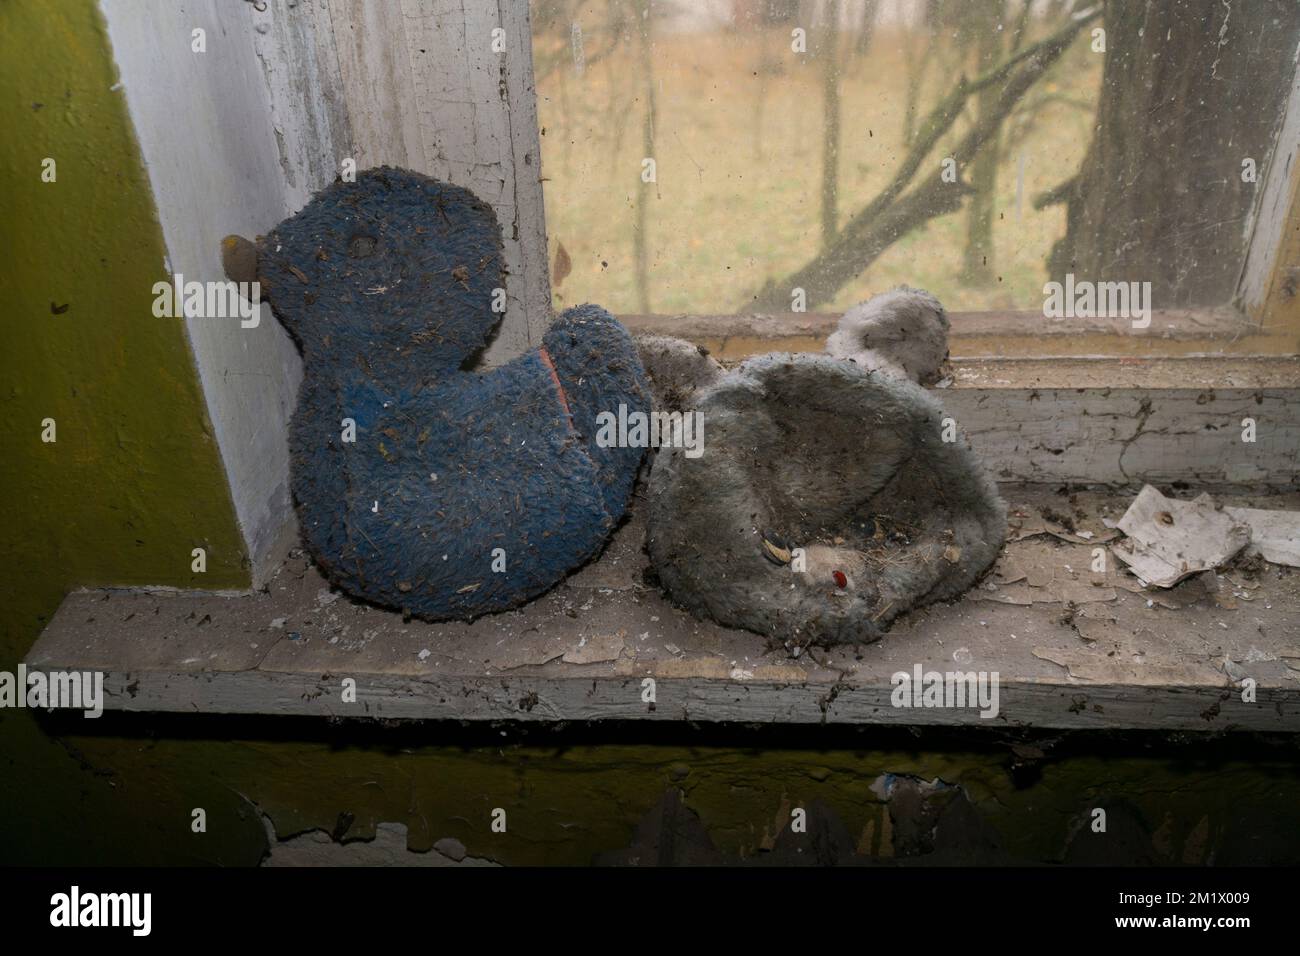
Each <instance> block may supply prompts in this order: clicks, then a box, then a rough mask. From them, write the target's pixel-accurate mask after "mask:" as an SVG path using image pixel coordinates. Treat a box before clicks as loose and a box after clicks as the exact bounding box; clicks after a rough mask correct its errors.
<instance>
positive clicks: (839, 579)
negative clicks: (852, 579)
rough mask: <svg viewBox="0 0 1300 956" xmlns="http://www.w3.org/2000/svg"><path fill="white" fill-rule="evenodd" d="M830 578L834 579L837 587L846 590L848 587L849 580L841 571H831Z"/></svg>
mask: <svg viewBox="0 0 1300 956" xmlns="http://www.w3.org/2000/svg"><path fill="white" fill-rule="evenodd" d="M831 577H833V578H834V579H835V584H836V586H837V587H841V588H846V587H848V586H849V579H848V578H847V577H846V576H845V574H844V572H843V571H832V572H831Z"/></svg>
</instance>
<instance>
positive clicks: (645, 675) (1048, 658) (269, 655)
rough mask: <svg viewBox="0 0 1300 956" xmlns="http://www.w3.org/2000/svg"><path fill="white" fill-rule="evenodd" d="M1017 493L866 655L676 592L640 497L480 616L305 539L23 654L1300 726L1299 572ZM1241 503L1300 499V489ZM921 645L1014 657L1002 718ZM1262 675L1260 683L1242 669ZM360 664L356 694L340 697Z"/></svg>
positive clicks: (963, 715) (733, 706)
mask: <svg viewBox="0 0 1300 956" xmlns="http://www.w3.org/2000/svg"><path fill="white" fill-rule="evenodd" d="M1005 492H1006V495H1007V498H1008V502H1009V504H1011V506H1012V513H1013V518H1012V525H1013V537H1015V538H1016V539H1017V540H1012V541H1011V542H1010V543H1009V544H1008V545H1007V548H1006V551H1005V554H1004V556H1003V558H1002V560H1001V562H1000V564H999V566H998V569H997V572H996V574H995V575H994V576H992V577H990V578H989V579H987V580H986V582H985V584H984V585H983V586H982V587H980V588H979V589H977V590H975V591H973V592H971V593H970V594H968V595H967V596H966V597H965V598H963V599H962V600H961V601H959V602H957V603H955V604H952V605H940V606H935V607H931V608H927V609H923V610H921V611H918V612H916V613H914V614H911V615H909V616H907V617H906V618H905V619H904V620H902V621H901V622H900V623H899V624H898V625H897V626H896V627H895V628H894V630H893V631H892V632H891V633H890V634H889V635H887V636H886V637H885V639H884V640H883V641H881V642H879V643H877V644H873V645H868V646H866V647H863V648H862V649H861V650H860V651H858V652H857V653H856V654H855V652H854V651H853V650H852V649H849V648H840V649H837V650H835V651H833V652H822V651H815V652H814V653H806V654H804V655H802V656H800V657H798V658H792V657H790V656H789V654H788V653H787V652H786V651H785V650H783V649H765V647H764V644H765V642H764V639H763V638H760V637H757V636H755V635H752V634H748V633H745V632H740V631H733V630H728V629H725V628H721V627H718V626H716V625H714V624H712V623H710V622H704V621H697V620H695V619H693V618H692V617H690V616H689V615H688V614H686V613H684V612H682V611H680V610H678V609H676V608H674V607H672V606H671V605H670V604H668V603H667V602H666V601H665V600H664V598H663V597H662V596H661V595H660V594H659V592H658V591H657V590H655V589H653V588H650V587H648V586H647V585H646V584H645V582H644V580H643V572H644V569H645V566H646V564H645V557H644V555H643V553H642V551H641V543H642V540H643V534H644V529H643V527H642V526H641V524H640V523H639V521H638V520H637V519H636V518H635V517H634V518H633V519H632V520H630V521H629V522H628V523H627V524H626V525H624V527H623V528H621V529H620V531H619V532H618V534H617V535H616V536H615V538H614V540H613V541H612V542H611V544H610V546H609V547H608V548H607V549H606V551H605V553H604V555H603V556H602V557H601V558H600V559H599V560H597V561H596V562H594V563H593V564H591V565H589V566H588V567H586V568H585V569H583V570H581V571H580V572H578V573H577V574H575V575H573V576H572V577H570V578H569V579H568V580H567V581H566V582H564V583H563V584H561V585H560V586H558V587H557V588H555V589H554V590H553V591H551V592H550V593H548V594H547V595H545V596H543V597H541V598H539V599H538V600H536V601H534V602H532V603H531V604H530V605H528V606H527V607H525V608H522V609H520V610H518V611H515V612H510V613H506V614H499V615H493V616H490V617H486V618H482V619H480V620H478V621H476V622H474V623H473V624H460V623H457V624H427V623H421V622H419V621H404V620H403V619H402V617H401V615H399V614H395V613H392V612H388V611H382V610H378V609H375V608H372V607H368V606H364V605H359V604H354V603H352V602H351V601H350V600H349V599H347V598H346V597H343V596H341V595H339V594H338V593H336V592H332V591H331V590H330V589H329V587H328V586H327V585H326V584H325V582H324V581H323V580H322V579H321V578H320V577H319V575H318V574H317V573H316V571H315V570H314V569H313V568H312V567H311V566H310V565H309V563H308V562H307V561H306V560H305V559H304V558H303V557H302V556H301V555H300V554H296V555H294V556H291V557H290V559H289V560H288V561H286V563H285V564H284V566H283V567H282V568H281V569H280V571H279V573H278V575H277V576H276V577H275V579H274V580H273V581H272V582H271V584H270V586H269V589H268V591H266V592H263V593H253V594H246V595H213V594H204V593H194V592H177V591H160V590H144V589H137V590H88V591H79V592H76V593H74V594H71V595H69V596H68V598H67V599H66V600H65V601H64V602H63V605H62V606H61V607H60V609H59V611H58V613H57V614H56V615H55V617H54V619H53V620H52V621H51V623H50V625H49V626H48V627H47V628H46V630H45V632H44V633H43V634H42V635H41V637H40V639H39V640H38V641H37V643H36V645H35V646H34V647H33V648H32V650H31V653H30V654H29V655H28V657H27V659H26V663H27V664H28V666H29V667H35V668H41V669H43V670H69V669H75V670H87V669H90V670H102V671H104V672H105V690H106V693H107V695H108V699H107V701H106V708H107V709H109V710H123V711H169V712H182V713H191V712H201V713H233V714H268V715H276V714H298V715H317V716H322V717H357V718H382V719H398V720H405V719H454V720H512V721H513V720H520V721H552V722H555V721H573V720H578V721H588V720H609V719H636V720H659V721H664V720H666V721H735V722H743V723H755V724H762V723H841V724H893V725H921V724H948V725H956V724H961V725H968V726H972V727H978V726H985V727H989V726H994V727H1001V728H1005V727H1008V726H1012V727H1047V728H1063V729H1065V728H1074V729H1101V728H1105V729H1119V728H1138V729H1154V730H1179V731H1184V730H1193V731H1226V730H1259V731H1297V730H1300V572H1297V571H1293V570H1291V569H1287V568H1278V567H1274V566H1271V565H1263V566H1262V567H1256V568H1255V569H1253V570H1248V571H1240V570H1237V571H1229V572H1226V573H1224V574H1222V575H1220V577H1219V584H1220V588H1219V590H1218V591H1217V592H1214V593H1211V592H1210V591H1209V590H1207V589H1206V587H1205V585H1204V584H1203V583H1202V582H1201V581H1200V580H1199V579H1196V580H1192V581H1190V582H1186V583H1184V584H1183V585H1180V586H1179V587H1178V588H1177V589H1174V590H1171V591H1166V592H1159V593H1146V592H1144V591H1143V590H1142V589H1141V588H1140V587H1139V585H1138V584H1137V582H1136V580H1134V579H1133V578H1131V577H1129V576H1128V575H1127V574H1126V573H1125V572H1122V571H1118V570H1116V569H1115V568H1114V567H1113V565H1114V564H1115V563H1116V562H1114V560H1113V559H1108V565H1110V569H1109V571H1108V572H1107V573H1105V574H1099V575H1098V574H1093V573H1092V572H1091V571H1090V570H1089V568H1090V567H1091V565H1092V561H1093V548H1095V547H1097V546H1098V542H1099V541H1100V540H1101V539H1102V538H1104V537H1105V536H1106V535H1107V534H1109V532H1108V531H1107V529H1106V528H1105V526H1104V524H1103V522H1102V521H1101V518H1102V516H1103V514H1104V515H1106V516H1108V517H1110V518H1111V519H1117V518H1118V517H1119V516H1120V514H1122V512H1123V510H1124V508H1125V507H1127V505H1128V503H1129V501H1130V500H1131V495H1129V494H1125V495H1121V496H1115V495H1110V494H1103V493H1099V492H1080V493H1078V494H1076V495H1075V496H1074V497H1073V499H1070V498H1067V497H1065V496H1064V495H1060V494H1057V493H1053V492H1051V491H1049V490H1047V489H1044V488H1042V487H1019V488H1008V489H1005ZM1225 500H1226V501H1227V503H1236V504H1248V505H1255V506H1259V507H1275V508H1296V507H1300V495H1297V494H1289V495H1279V496H1267V497H1260V496H1254V497H1249V496H1237V497H1232V498H1228V499H1225ZM1044 515H1046V516H1047V518H1046V519H1045V518H1044ZM1058 522H1064V523H1065V524H1064V525H1063V524H1060V523H1058ZM1066 526H1069V527H1070V528H1072V529H1073V530H1072V531H1071V530H1066ZM1079 532H1083V533H1085V534H1084V535H1083V536H1081V535H1080V534H1078V533H1079ZM1087 535H1091V537H1087ZM918 666H919V667H920V668H921V670H922V672H928V671H935V672H940V673H943V672H952V671H961V672H981V671H982V672H986V673H988V672H993V671H996V672H997V673H998V674H999V697H998V714H997V716H996V717H994V718H990V719H984V718H981V717H980V716H979V712H978V711H977V710H974V709H957V708H942V707H941V708H906V709H904V708H898V707H894V706H892V704H891V694H892V692H893V689H894V687H893V684H892V683H891V675H893V674H894V673H895V672H898V671H906V672H909V673H911V672H913V671H914V670H915V668H916V667H918ZM1243 676H1248V677H1250V678H1252V679H1253V680H1254V681H1256V683H1257V690H1256V694H1257V702H1256V703H1244V702H1243V701H1242V700H1241V691H1240V689H1239V688H1238V687H1237V686H1234V684H1233V679H1240V678H1241V677H1243ZM346 678H351V679H352V680H355V682H356V691H357V701H356V703H344V702H343V699H342V688H343V682H344V680H345V679H346ZM647 679H652V680H653V681H654V697H655V700H654V704H653V705H651V704H650V703H648V702H647V701H646V700H645V699H644V695H645V693H646V687H647V685H646V683H645V682H646V680H647Z"/></svg>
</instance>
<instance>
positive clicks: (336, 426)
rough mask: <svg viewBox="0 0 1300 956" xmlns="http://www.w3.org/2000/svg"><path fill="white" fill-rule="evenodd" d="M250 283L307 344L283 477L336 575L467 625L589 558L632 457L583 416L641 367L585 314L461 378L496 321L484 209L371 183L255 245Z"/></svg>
mask: <svg viewBox="0 0 1300 956" xmlns="http://www.w3.org/2000/svg"><path fill="white" fill-rule="evenodd" d="M258 274H259V279H260V281H261V282H262V286H263V295H264V297H266V298H267V299H269V301H270V302H271V304H272V306H273V308H274V309H275V312H276V314H277V316H278V317H279V319H280V321H281V322H282V323H283V325H284V326H285V328H286V329H288V331H289V332H290V334H291V335H292V336H293V337H294V339H295V341H296V342H297V343H298V345H299V347H300V349H301V350H302V355H303V363H304V381H303V384H302V388H301V391H300V392H299V395H298V405H297V408H296V410H295V411H294V414H293V420H292V423H291V429H290V452H291V458H290V468H291V481H292V486H293V495H294V500H295V505H296V507H297V511H298V518H299V523H300V525H301V528H302V534H303V540H304V543H305V544H306V547H307V549H308V551H309V552H310V553H311V555H312V557H313V558H314V559H315V560H316V563H317V564H318V565H319V566H320V568H321V569H322V571H323V572H324V573H325V574H326V576H327V577H328V578H329V579H330V581H331V582H333V583H335V584H337V585H338V586H340V587H341V588H342V589H343V590H344V591H346V592H347V593H349V594H351V595H353V596H355V597H359V598H364V599H366V600H369V601H373V602H375V603H377V604H382V605H385V606H388V607H392V608H397V609H402V610H405V611H409V612H410V613H411V614H414V615H416V616H419V617H423V618H427V619H430V620H439V619H449V618H462V619H469V618H473V617H476V616H478V615H480V614H484V613H487V612H491V611H499V610H503V609H506V608H510V607H514V606H516V605H518V604H521V603H523V602H524V601H527V600H528V599H530V598H532V597H535V596H537V595H538V594H540V593H542V592H543V591H545V590H546V589H547V588H549V587H551V586H552V585H554V584H555V583H556V582H558V581H559V580H560V579H561V578H563V577H564V576H565V575H566V574H567V573H568V572H569V571H571V570H573V569H574V568H576V567H578V566H579V565H581V564H582V563H584V562H585V561H587V560H588V559H589V558H591V557H592V556H593V555H595V554H596V553H597V552H598V551H599V550H600V548H601V546H602V544H603V543H604V541H605V539H606V537H607V536H608V534H609V532H610V531H611V530H612V529H613V527H614V526H615V525H616V524H617V523H618V521H619V519H620V518H621V517H622V515H623V513H624V510H625V508H626V505H627V501H628V498H629V495H630V494H631V490H632V486H633V483H634V481H635V478H636V472H637V467H638V465H639V464H640V460H641V455H642V449H639V448H600V447H598V446H597V444H596V434H597V429H596V427H595V420H596V416H597V415H598V414H599V413H600V412H602V411H612V412H616V411H617V409H618V406H619V404H620V403H622V404H625V405H626V406H627V407H628V408H629V409H636V410H641V411H648V410H649V395H650V392H649V389H648V387H647V385H646V382H645V377H644V372H643V371H642V368H641V363H640V360H639V359H638V357H637V353H636V349H635V347H634V346H633V344H632V340H631V338H630V337H629V336H628V334H627V332H626V330H625V329H624V328H623V327H622V326H621V325H619V324H618V322H616V321H615V320H614V319H613V317H611V316H610V315H609V314H608V313H607V312H605V311H604V310H603V309H601V308H599V307H597V306H593V305H584V306H579V307H577V308H574V309H570V310H568V311H567V312H565V313H564V314H563V315H561V316H560V317H559V318H558V319H557V320H556V321H555V323H554V325H553V326H552V327H551V328H550V330H549V331H548V332H547V333H546V335H545V337H544V339H543V343H542V347H541V348H539V349H535V350H533V351H531V352H529V353H527V354H525V355H523V356H520V357H519V358H517V359H515V360H514V361H512V362H510V363H509V364H508V365H505V366H503V367H501V368H498V369H494V370H490V371H487V372H483V373H478V372H467V371H462V368H463V367H464V366H465V365H466V364H467V363H469V362H470V361H472V360H473V358H474V356H475V355H476V354H477V353H478V352H479V351H480V350H481V349H482V347H483V346H484V344H485V343H486V342H487V341H488V339H489V337H490V334H491V332H492V330H493V328H494V327H495V326H496V324H497V322H498V321H500V319H501V315H500V314H498V313H496V312H494V311H493V309H492V306H493V295H494V290H497V289H500V288H503V287H504V285H505V277H504V267H503V264H502V257H501V233H500V227H499V226H498V224H497V221H496V217H495V215H494V214H493V212H492V210H491V208H490V207H489V206H488V205H487V204H486V203H484V202H482V201H481V200H479V199H477V198H476V197H475V196H474V195H473V194H472V193H470V192H468V191H467V190H464V189H461V188H459V187H456V186H450V185H448V184H446V183H441V182H438V181H436V180H433V179H430V178H428V177H426V176H422V175H420V174H418V173H413V172H409V171H406V170H398V169H391V168H387V167H385V168H380V169H374V170H369V171H367V172H364V173H360V174H358V176H357V181H356V182H355V183H343V182H336V183H334V184H333V185H331V186H329V187H327V188H326V189H324V190H322V191H321V192H320V193H318V194H317V195H316V196H315V197H314V198H313V199H312V200H311V202H310V203H308V205H307V206H306V207H305V208H304V209H303V210H302V211H301V212H299V213H297V214H296V215H294V216H292V217H290V218H289V219H287V220H285V221H284V222H282V223H281V224H280V225H279V226H277V227H276V228H275V229H274V230H272V231H271V233H270V234H269V235H267V236H266V237H264V238H263V239H262V240H261V241H260V245H259V255H258ZM498 301H499V299H498ZM346 419H351V420H352V422H354V423H355V437H356V440H355V442H345V441H344V440H343V438H344V432H345V427H346V426H345V420H346ZM502 567H504V570H501V569H502Z"/></svg>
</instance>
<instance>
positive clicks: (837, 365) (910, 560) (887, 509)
mask: <svg viewBox="0 0 1300 956" xmlns="http://www.w3.org/2000/svg"><path fill="white" fill-rule="evenodd" d="M938 314H939V315H942V310H941V309H940V310H939V313H938ZM641 354H642V356H643V359H644V357H645V354H646V352H645V349H644V348H643V349H642V352H641ZM693 406H694V408H695V409H697V410H699V411H700V412H702V413H703V416H704V426H705V427H704V453H703V455H702V456H701V457H699V458H695V459H691V458H687V457H686V456H685V455H684V454H682V449H680V448H662V449H660V450H659V452H658V454H657V456H656V458H655V461H654V467H653V471H652V472H651V475H650V482H649V498H650V511H649V531H648V535H647V548H648V550H649V553H650V558H651V560H652V562H653V564H654V566H655V568H656V570H657V572H658V574H659V578H660V581H661V582H662V584H663V585H664V587H665V589H666V590H667V592H668V593H669V595H670V596H671V597H672V598H673V599H674V600H675V601H676V602H677V603H679V604H680V605H682V606H684V607H686V608H687V609H689V610H691V611H692V612H694V613H696V614H697V615H707V616H709V617H712V618H713V619H714V620H716V621H718V622H719V623H721V624H725V625H728V626H732V627H740V628H745V629H747V630H751V631H755V632H757V633H760V634H766V635H769V636H772V637H774V638H777V639H779V640H781V641H783V642H784V643H785V645H786V646H787V647H789V648H792V649H800V648H802V647H805V646H807V645H808V644H812V643H818V644H838V643H850V642H851V643H865V642H870V641H874V640H877V639H879V638H880V637H881V636H882V635H883V634H884V632H885V631H886V630H887V629H888V628H889V626H890V623H891V622H892V621H893V620H894V619H895V618H896V617H898V615H900V614H902V613H904V612H905V611H908V610H909V609H911V608H914V607H917V606H919V605H922V604H926V603H928V602H931V601H940V600H947V599H951V598H954V597H956V596H957V595H959V594H961V593H962V592H963V591H964V590H966V589H967V588H968V587H970V586H971V584H973V583H974V582H975V581H976V579H978V578H979V576H980V575H981V574H983V573H984V571H986V570H987V569H988V568H989V566H990V565H991V564H992V563H993V561H994V560H995V559H996V557H997V555H998V552H999V550H1000V549H1001V546H1002V541H1003V537H1004V535H1005V531H1006V509H1005V506H1004V505H1003V503H1002V501H1001V500H1000V499H999V497H998V494H997V489H996V487H995V485H994V484H993V482H992V480H991V479H990V478H989V477H988V475H987V474H986V473H985V472H984V470H983V468H982V467H981V465H980V464H979V462H978V461H977V460H976V459H975V456H974V455H973V453H972V452H971V451H970V449H969V448H968V447H967V446H966V445H965V444H962V443H960V442H952V443H948V442H944V441H943V440H942V431H943V425H942V419H943V417H944V415H943V409H942V407H941V406H940V405H939V403H938V402H937V401H935V400H934V399H933V398H931V397H930V395H929V394H928V393H927V392H926V391H925V390H924V389H922V388H920V387H919V386H918V385H916V384H914V383H912V382H909V381H906V380H903V379H899V378H896V377H891V376H888V375H882V374H880V373H878V372H870V371H867V370H866V369H864V368H861V367H859V366H858V365H856V364H854V363H852V362H848V361H843V360H840V359H837V358H833V357H830V356H825V355H808V354H801V355H789V354H779V353H777V354H771V355H764V356H760V357H758V358H754V359H750V360H749V361H747V362H744V363H743V364H741V365H740V366H738V367H737V368H736V369H734V370H733V371H731V372H730V373H728V374H726V375H724V376H722V377H721V378H719V379H718V380H717V381H716V382H715V383H714V384H713V385H711V386H707V387H705V388H704V389H703V390H702V391H700V392H699V393H697V394H696V395H695V396H694V400H693ZM794 549H802V560H803V564H804V569H803V570H795V568H796V566H797V565H798V564H799V552H798V551H795V550H794Z"/></svg>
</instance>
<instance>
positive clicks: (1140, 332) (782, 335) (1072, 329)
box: [619, 307, 1300, 361]
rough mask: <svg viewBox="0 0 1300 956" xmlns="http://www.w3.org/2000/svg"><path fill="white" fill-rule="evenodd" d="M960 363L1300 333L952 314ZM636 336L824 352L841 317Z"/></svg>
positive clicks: (683, 318) (1273, 349)
mask: <svg viewBox="0 0 1300 956" xmlns="http://www.w3.org/2000/svg"><path fill="white" fill-rule="evenodd" d="M948 315H949V319H950V321H951V323H952V329H951V332H950V335H949V345H950V350H951V353H952V357H953V359H955V360H956V359H974V358H990V357H991V358H1030V359H1046V358H1056V357H1066V356H1071V357H1078V358H1083V357H1096V356H1112V357H1131V356H1150V357H1191V356H1219V355H1224V356H1282V355H1290V354H1294V353H1296V352H1297V351H1300V341H1297V339H1296V337H1295V336H1294V335H1286V334H1283V333H1280V332H1274V333H1266V332H1262V331H1261V330H1260V329H1259V327H1258V326H1257V325H1255V324H1254V323H1252V322H1251V321H1249V320H1248V319H1246V318H1244V317H1242V315H1241V314H1240V313H1238V312H1237V311H1235V310H1234V309H1232V308H1228V307H1225V308H1220V309H1196V310H1179V311H1160V310H1157V311H1155V312H1153V313H1152V315H1151V324H1150V325H1149V326H1148V327H1147V328H1144V329H1135V328H1134V327H1133V320H1132V319H1087V318H1071V319H1048V318H1044V316H1043V314H1042V313H1041V312H1017V311H1002V312H950V313H949V314H948ZM619 318H620V321H622V322H623V323H624V324H626V325H627V326H628V328H630V329H631V330H632V331H633V332H645V333H653V334H658V335H672V336H677V337H679V338H684V339H689V340H690V341H692V342H696V343H698V344H700V345H703V346H704V347H705V348H707V349H709V351H710V352H712V353H713V354H714V355H715V357H717V358H719V359H721V360H723V361H729V360H735V359H741V358H745V357H747V356H750V355H757V354H760V353H763V352H769V351H783V352H809V351H811V352H820V351H822V349H823V347H824V346H825V344H826V338H827V336H829V335H830V334H831V332H833V331H834V330H835V325H836V323H837V322H839V319H840V316H839V314H838V313H794V312H787V313H781V314H771V315H758V314H750V315H623V316H620V317H619Z"/></svg>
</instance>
